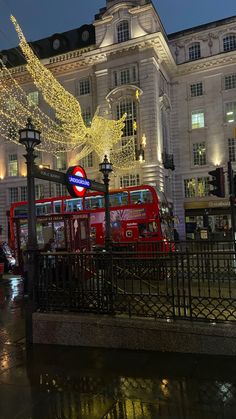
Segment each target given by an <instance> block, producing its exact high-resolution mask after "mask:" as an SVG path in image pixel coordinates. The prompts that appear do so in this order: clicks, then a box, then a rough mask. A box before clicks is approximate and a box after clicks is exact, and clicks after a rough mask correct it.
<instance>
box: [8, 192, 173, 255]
mask: <svg viewBox="0 0 236 419" xmlns="http://www.w3.org/2000/svg"><path fill="white" fill-rule="evenodd" d="M109 200H110V218H111V235H112V241H113V243H114V244H117V245H125V244H129V243H134V242H136V243H137V242H143V243H144V242H163V241H171V240H172V239H173V226H172V217H171V214H170V210H169V206H168V202H167V200H166V198H165V196H164V194H163V193H162V192H160V191H158V190H157V189H156V188H154V187H152V186H149V185H142V186H133V187H127V188H122V189H118V190H111V191H110V192H109ZM35 211H36V217H37V240H38V244H39V248H43V247H44V245H45V243H46V242H47V241H48V239H50V238H54V243H55V248H56V250H77V249H76V248H73V246H72V245H71V243H70V237H69V235H68V234H67V233H68V232H67V231H66V230H67V229H68V224H66V220H68V217H72V218H71V219H72V220H73V217H74V220H75V217H76V216H78V215H80V216H82V215H87V216H88V219H89V232H88V231H87V229H86V228H85V227H84V228H82V230H83V231H82V232H81V238H83V237H84V236H85V235H88V234H89V239H90V244H91V248H103V247H104V238H105V208H104V195H103V193H97V192H87V193H86V195H85V196H84V197H83V198H72V197H69V196H62V197H54V198H45V199H40V200H37V201H36V209H35ZM9 221H10V239H11V244H12V246H13V248H14V250H15V252H16V254H19V252H20V250H21V249H22V248H23V247H24V246H25V245H26V243H27V238H28V223H27V202H17V203H14V204H12V206H11V209H10V220H9ZM73 222H75V221H73ZM77 228H78V223H77ZM82 236H83V237H82Z"/></svg>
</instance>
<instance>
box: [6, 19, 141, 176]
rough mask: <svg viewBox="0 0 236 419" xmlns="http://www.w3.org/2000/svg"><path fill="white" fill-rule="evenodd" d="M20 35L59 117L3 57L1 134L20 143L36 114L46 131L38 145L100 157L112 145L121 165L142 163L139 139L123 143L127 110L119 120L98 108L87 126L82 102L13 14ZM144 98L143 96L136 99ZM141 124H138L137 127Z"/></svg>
mask: <svg viewBox="0 0 236 419" xmlns="http://www.w3.org/2000/svg"><path fill="white" fill-rule="evenodd" d="M11 20H12V22H13V24H14V26H15V29H16V32H17V34H18V37H19V40H20V48H21V51H22V53H23V55H24V57H25V59H26V68H27V70H28V72H29V74H30V75H31V77H32V79H33V82H34V84H35V86H36V87H37V89H38V91H39V92H40V93H41V94H42V97H43V98H44V100H45V102H46V103H47V104H48V105H49V107H50V108H52V109H53V111H54V112H55V120H53V119H52V118H50V117H49V116H48V115H46V114H45V113H44V112H43V111H42V110H41V109H40V108H39V106H37V105H35V104H34V103H33V102H32V101H30V100H29V97H28V95H27V94H26V93H25V91H24V90H23V89H22V88H21V86H20V85H19V84H18V83H17V81H16V80H15V79H14V77H13V76H12V74H11V72H10V71H9V70H8V69H7V68H6V67H5V65H4V64H3V62H2V61H1V62H0V63H1V66H0V67H1V68H0V100H1V106H0V115H1V123H0V135H1V136H2V137H4V138H5V139H7V140H11V141H14V142H15V143H18V140H17V137H15V138H14V135H12V133H11V132H10V130H9V127H10V126H14V128H15V130H16V132H18V129H20V128H22V121H24V120H26V119H27V118H28V117H29V116H31V117H32V119H33V121H34V123H35V125H36V127H37V129H39V130H40V131H41V132H42V139H43V141H42V143H41V144H40V146H39V147H38V149H39V150H41V151H47V152H49V153H52V154H54V155H58V154H59V153H62V152H68V151H73V152H74V153H75V156H76V159H77V160H80V159H82V158H83V157H86V156H87V155H88V154H89V153H91V152H92V151H94V152H95V153H96V154H97V155H98V156H99V158H100V159H102V158H103V156H104V154H105V153H107V151H109V150H110V156H111V158H112V162H113V165H114V167H115V168H118V169H122V168H123V169H125V168H126V169H127V168H129V169H130V168H133V167H135V165H136V152H135V141H134V138H130V139H129V140H128V141H127V142H126V144H125V145H122V144H121V138H122V135H123V128H124V124H125V119H126V115H125V114H124V115H123V116H122V117H121V118H120V119H118V120H112V119H106V118H104V117H102V116H101V115H99V113H98V111H97V112H96V113H95V115H94V117H93V119H92V121H91V125H90V126H89V127H88V126H86V125H85V123H84V120H83V116H82V111H81V107H80V103H79V101H78V100H77V99H76V98H75V97H74V96H73V95H72V94H71V93H69V92H68V91H67V90H65V89H64V87H63V86H62V85H61V84H60V83H59V82H58V81H57V80H56V78H55V77H54V76H53V74H52V73H51V71H50V70H48V69H47V68H46V67H45V66H44V65H43V64H42V63H41V62H40V60H39V59H38V58H37V56H36V55H35V54H34V52H33V50H32V49H31V47H30V46H29V44H28V43H27V41H26V39H25V37H24V34H23V32H22V30H21V28H20V26H19V24H18V23H17V21H16V19H15V18H14V17H13V16H11ZM136 100H139V97H137V98H136ZM136 128H137V127H134V129H135V130H136Z"/></svg>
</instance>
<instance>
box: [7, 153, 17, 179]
mask: <svg viewBox="0 0 236 419" xmlns="http://www.w3.org/2000/svg"><path fill="white" fill-rule="evenodd" d="M17 175H18V161H17V154H9V156H8V176H17Z"/></svg>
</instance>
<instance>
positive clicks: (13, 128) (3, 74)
mask: <svg viewBox="0 0 236 419" xmlns="http://www.w3.org/2000/svg"><path fill="white" fill-rule="evenodd" d="M0 103H1V106H0V115H1V124H0V134H1V137H3V138H4V139H5V140H10V141H13V142H15V143H16V144H19V142H18V130H19V129H20V128H22V127H23V126H24V125H25V123H26V120H27V118H28V117H29V116H30V117H32V120H33V122H34V124H35V125H36V127H37V128H38V129H39V130H40V131H41V132H42V143H41V144H40V146H39V147H38V149H40V150H42V151H49V152H53V153H54V154H57V152H58V153H60V152H62V151H71V150H72V149H73V148H74V147H75V142H74V141H71V140H70V138H68V136H67V135H66V134H65V132H64V131H63V130H62V127H61V125H60V124H57V123H56V122H55V121H54V120H52V119H51V118H50V117H49V116H48V115H46V114H45V113H44V112H43V111H41V109H40V108H39V107H38V106H36V105H35V104H34V103H33V102H32V101H30V100H29V98H28V96H27V95H26V93H25V91H24V90H23V89H22V88H21V87H20V86H19V84H18V83H17V82H16V80H15V79H14V78H13V77H12V75H11V72H10V71H9V70H8V69H7V68H6V67H5V65H4V64H3V62H2V61H1V60H0ZM76 146H78V142H76Z"/></svg>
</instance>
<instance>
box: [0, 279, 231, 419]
mask: <svg viewBox="0 0 236 419" xmlns="http://www.w3.org/2000/svg"><path fill="white" fill-rule="evenodd" d="M21 288H22V284H21V280H20V279H19V278H15V279H10V278H8V279H4V280H1V282H0V419H30V418H31V419H102V418H103V419H159V418H172V419H211V418H212V419H223V418H224V419H228V418H232V419H233V418H234V419H235V418H236V363H235V358H232V357H231V358H230V357H227V358H226V357H214V356H211V357H207V356H195V355H181V354H167V353H153V352H151V353H150V352H137V351H132V352H131V351H117V350H102V349H87V348H71V347H49V346H45V345H44V346H39V345H37V346H34V347H33V348H29V349H27V350H26V348H25V342H24V300H23V299H22V295H21Z"/></svg>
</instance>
